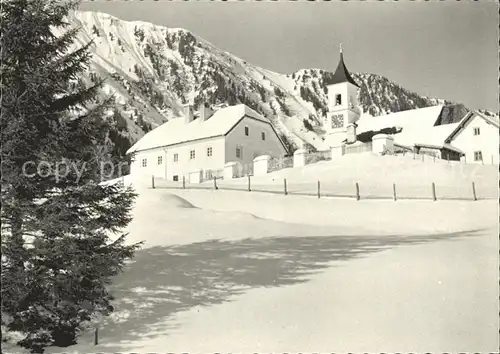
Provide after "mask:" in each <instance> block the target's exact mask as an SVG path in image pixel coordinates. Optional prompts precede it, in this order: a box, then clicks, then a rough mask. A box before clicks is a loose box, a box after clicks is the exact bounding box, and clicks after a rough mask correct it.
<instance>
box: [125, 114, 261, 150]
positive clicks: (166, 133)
mask: <svg viewBox="0 0 500 354" xmlns="http://www.w3.org/2000/svg"><path fill="white" fill-rule="evenodd" d="M245 116H249V117H251V118H254V119H257V120H260V121H262V122H264V123H269V124H270V121H269V120H268V119H267V118H265V117H263V116H262V115H260V114H259V113H257V112H255V111H254V110H253V109H251V108H249V107H247V106H246V105H244V104H239V105H236V106H229V107H225V108H222V109H220V110H218V111H216V112H215V113H214V114H213V115H212V116H210V117H209V118H208V119H206V120H205V121H201V120H200V119H195V120H193V121H192V122H190V123H186V120H185V118H184V117H180V118H174V119H171V120H169V121H168V122H166V123H164V124H162V125H160V126H159V127H158V128H156V129H154V130H152V131H150V132H149V133H147V134H146V135H144V137H143V138H142V139H140V140H139V141H138V142H137V143H135V144H134V145H133V146H132V147H131V148H130V149H129V150H128V151H127V154H130V153H132V152H135V151H141V150H147V149H153V148H158V147H162V146H169V145H175V144H180V143H185V142H189V141H193V140H199V139H206V138H210V137H215V136H222V135H225V134H227V133H228V132H229V131H230V130H231V129H232V128H233V127H234V126H235V125H236V124H237V123H238V122H239V121H240V120H241V119H243V117H245Z"/></svg>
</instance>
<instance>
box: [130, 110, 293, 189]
mask: <svg viewBox="0 0 500 354" xmlns="http://www.w3.org/2000/svg"><path fill="white" fill-rule="evenodd" d="M286 153H287V150H286V147H285V145H284V143H283V141H282V140H281V139H280V137H279V135H278V134H277V132H276V130H275V129H274V127H273V126H272V124H271V122H270V121H269V120H268V119H267V118H265V117H263V116H262V115H260V114H259V113H257V112H255V111H254V110H252V109H251V108H249V107H247V106H246V105H243V104H239V105H235V106H229V107H225V108H221V109H219V110H217V111H215V112H212V111H211V110H210V109H209V108H206V107H205V105H201V106H200V108H199V111H198V112H193V107H192V106H190V105H187V106H186V107H185V111H184V117H180V118H174V119H171V120H169V121H168V122H166V123H164V124H162V125H161V126H159V127H158V128H156V129H154V130H152V131H150V132H149V133H147V134H146V135H145V136H144V137H143V138H142V139H140V140H139V141H138V142H137V143H136V144H134V145H133V146H132V147H131V148H130V149H129V150H128V151H127V154H133V157H132V163H131V166H130V174H131V175H133V176H141V175H142V176H149V177H150V176H155V177H159V178H163V179H165V180H168V181H180V180H182V178H183V177H184V178H186V179H189V177H190V175H192V174H193V173H195V174H197V176H196V179H197V180H202V179H207V178H211V176H212V174H213V173H219V172H221V171H222V170H223V169H224V166H225V164H226V163H228V162H236V163H238V164H239V165H240V166H245V165H248V164H252V163H253V160H254V158H255V157H257V156H261V155H271V156H282V155H285V154H286Z"/></svg>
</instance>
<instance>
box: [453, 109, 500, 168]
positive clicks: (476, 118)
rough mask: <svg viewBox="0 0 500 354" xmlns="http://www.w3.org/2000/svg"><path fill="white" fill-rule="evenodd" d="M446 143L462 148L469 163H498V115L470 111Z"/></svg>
mask: <svg viewBox="0 0 500 354" xmlns="http://www.w3.org/2000/svg"><path fill="white" fill-rule="evenodd" d="M446 143H448V144H452V145H453V146H456V147H457V148H459V149H460V150H462V151H463V152H464V153H465V159H466V161H467V162H468V163H480V164H498V163H499V121H498V116H494V117H493V116H487V115H485V114H483V113H480V112H477V111H472V112H469V113H468V114H467V115H466V116H465V117H464V118H463V119H462V121H461V122H460V123H459V124H458V126H457V127H456V128H455V130H454V131H453V132H452V133H451V134H450V135H449V136H448V137H447V138H446Z"/></svg>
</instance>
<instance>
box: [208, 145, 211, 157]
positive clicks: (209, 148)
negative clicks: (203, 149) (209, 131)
mask: <svg viewBox="0 0 500 354" xmlns="http://www.w3.org/2000/svg"><path fill="white" fill-rule="evenodd" d="M207 156H212V147H211V146H209V147H208V148H207Z"/></svg>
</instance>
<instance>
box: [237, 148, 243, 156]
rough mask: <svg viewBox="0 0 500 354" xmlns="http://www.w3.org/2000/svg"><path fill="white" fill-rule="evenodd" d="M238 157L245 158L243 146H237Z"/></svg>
mask: <svg viewBox="0 0 500 354" xmlns="http://www.w3.org/2000/svg"><path fill="white" fill-rule="evenodd" d="M236 157H237V158H239V159H242V158H243V148H242V147H241V146H237V147H236Z"/></svg>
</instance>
